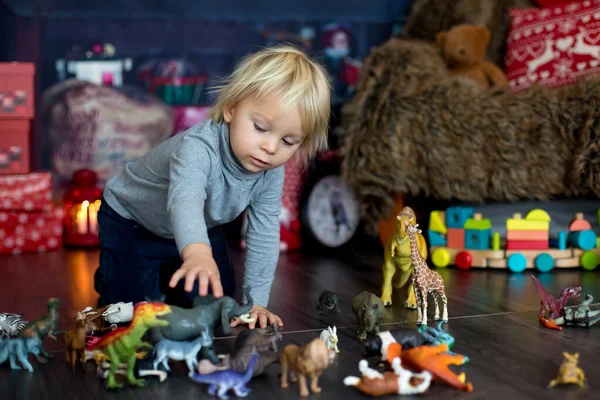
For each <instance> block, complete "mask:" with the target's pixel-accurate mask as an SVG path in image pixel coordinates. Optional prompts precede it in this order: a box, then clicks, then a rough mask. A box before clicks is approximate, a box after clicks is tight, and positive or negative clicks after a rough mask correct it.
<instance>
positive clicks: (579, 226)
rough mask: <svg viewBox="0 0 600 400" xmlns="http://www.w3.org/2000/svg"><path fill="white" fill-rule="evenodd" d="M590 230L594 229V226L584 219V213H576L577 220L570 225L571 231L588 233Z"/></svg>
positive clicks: (574, 219)
mask: <svg viewBox="0 0 600 400" xmlns="http://www.w3.org/2000/svg"><path fill="white" fill-rule="evenodd" d="M590 229H592V225H591V224H590V223H589V222H588V221H586V220H585V219H583V213H576V214H575V218H573V220H572V221H571V223H570V224H569V231H571V232H576V231H587V230H590Z"/></svg>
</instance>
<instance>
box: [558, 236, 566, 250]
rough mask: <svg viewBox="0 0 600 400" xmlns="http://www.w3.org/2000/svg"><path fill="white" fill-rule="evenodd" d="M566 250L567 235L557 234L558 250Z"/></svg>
mask: <svg viewBox="0 0 600 400" xmlns="http://www.w3.org/2000/svg"><path fill="white" fill-rule="evenodd" d="M566 248H567V233H566V232H558V249H559V250H565V249H566Z"/></svg>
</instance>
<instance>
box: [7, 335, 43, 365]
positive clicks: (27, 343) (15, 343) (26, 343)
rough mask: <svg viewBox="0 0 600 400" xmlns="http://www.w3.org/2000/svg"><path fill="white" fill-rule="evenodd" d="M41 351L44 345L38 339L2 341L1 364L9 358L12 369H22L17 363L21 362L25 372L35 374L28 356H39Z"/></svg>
mask: <svg viewBox="0 0 600 400" xmlns="http://www.w3.org/2000/svg"><path fill="white" fill-rule="evenodd" d="M41 351H42V343H41V341H40V339H38V338H37V337H26V338H22V337H16V338H10V339H0V364H3V363H4V362H5V361H6V359H7V358H8V359H9V360H10V368H11V369H21V368H20V367H19V366H18V365H17V363H16V360H19V362H20V363H21V366H22V367H23V369H24V370H26V371H29V372H33V367H32V366H31V364H30V363H29V360H28V359H27V356H28V354H29V353H32V354H33V355H36V356H37V355H38V354H40V353H41Z"/></svg>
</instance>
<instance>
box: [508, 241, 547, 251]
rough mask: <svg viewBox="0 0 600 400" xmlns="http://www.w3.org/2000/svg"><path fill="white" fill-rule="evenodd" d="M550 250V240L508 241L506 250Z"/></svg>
mask: <svg viewBox="0 0 600 400" xmlns="http://www.w3.org/2000/svg"><path fill="white" fill-rule="evenodd" d="M549 248H550V242H549V241H548V240H507V241H506V250H547V249H549Z"/></svg>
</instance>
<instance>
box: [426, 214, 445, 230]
mask: <svg viewBox="0 0 600 400" xmlns="http://www.w3.org/2000/svg"><path fill="white" fill-rule="evenodd" d="M445 214H446V213H445V212H444V211H432V212H431V214H429V230H430V231H434V232H439V233H444V234H446V233H448V229H446V221H445V218H446V216H445Z"/></svg>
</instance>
